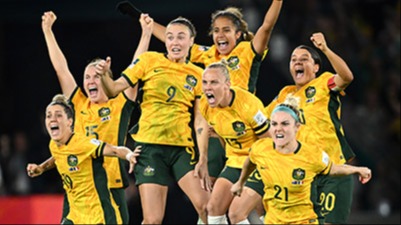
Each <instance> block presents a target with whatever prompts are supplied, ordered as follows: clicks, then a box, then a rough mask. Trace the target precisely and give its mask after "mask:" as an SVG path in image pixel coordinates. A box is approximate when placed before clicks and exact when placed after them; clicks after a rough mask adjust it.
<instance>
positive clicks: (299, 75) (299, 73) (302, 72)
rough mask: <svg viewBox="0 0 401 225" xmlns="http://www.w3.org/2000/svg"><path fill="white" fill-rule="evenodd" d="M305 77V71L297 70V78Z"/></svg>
mask: <svg viewBox="0 0 401 225" xmlns="http://www.w3.org/2000/svg"><path fill="white" fill-rule="evenodd" d="M303 75H304V70H303V69H297V70H295V77H296V78H300V77H302V76H303Z"/></svg>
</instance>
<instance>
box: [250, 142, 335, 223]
mask: <svg viewBox="0 0 401 225" xmlns="http://www.w3.org/2000/svg"><path fill="white" fill-rule="evenodd" d="M249 158H250V160H251V162H252V163H254V164H256V168H257V170H258V171H259V174H260V176H261V177H262V181H263V183H264V192H265V194H264V196H263V204H264V207H265V209H266V212H267V214H266V217H265V221H264V223H265V224H300V223H305V224H318V222H319V221H318V217H320V215H318V212H315V209H314V206H315V205H317V204H318V202H317V201H318V199H317V193H315V192H316V188H314V187H313V186H312V182H313V181H314V178H315V176H316V175H317V174H324V175H325V174H328V173H329V172H330V169H331V166H332V161H331V160H330V157H329V156H328V154H327V153H325V152H324V151H322V150H320V149H319V148H317V147H316V146H315V145H310V144H307V143H299V146H298V149H297V150H296V151H295V152H294V153H291V154H283V153H280V152H278V151H277V150H276V149H275V146H274V142H273V140H272V139H271V138H262V139H260V140H258V141H256V142H255V143H254V144H253V145H252V148H251V151H250V153H249Z"/></svg>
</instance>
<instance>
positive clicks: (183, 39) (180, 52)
mask: <svg viewBox="0 0 401 225" xmlns="http://www.w3.org/2000/svg"><path fill="white" fill-rule="evenodd" d="M193 43H194V38H193V37H191V32H190V30H189V28H188V27H187V26H185V25H184V24H179V23H173V24H170V25H168V26H167V28H166V48H167V53H168V58H169V59H170V60H171V61H174V62H185V60H186V57H187V55H188V52H189V48H190V47H191V46H192V45H193Z"/></svg>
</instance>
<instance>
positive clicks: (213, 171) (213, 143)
mask: <svg viewBox="0 0 401 225" xmlns="http://www.w3.org/2000/svg"><path fill="white" fill-rule="evenodd" d="M207 158H208V164H207V166H208V168H209V175H210V176H211V177H218V176H219V174H220V172H221V171H222V170H223V168H224V166H225V164H226V151H225V150H224V148H223V146H222V145H221V143H220V140H219V139H218V138H214V137H211V138H209V146H208V155H207Z"/></svg>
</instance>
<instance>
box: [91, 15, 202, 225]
mask: <svg viewBox="0 0 401 225" xmlns="http://www.w3.org/2000/svg"><path fill="white" fill-rule="evenodd" d="M195 34H196V32H195V28H194V27H193V25H192V23H191V22H190V21H189V20H187V19H185V18H182V17H179V18H177V19H175V20H173V21H171V22H170V23H169V25H168V26H167V29H166V34H165V35H166V43H165V44H166V48H167V54H164V53H158V52H146V53H143V54H142V55H140V56H139V57H138V59H137V60H136V61H135V62H134V63H132V64H131V65H130V66H129V67H128V68H127V69H125V70H124V71H123V73H122V76H121V77H120V78H119V79H117V80H115V81H114V80H112V79H111V78H110V77H108V76H106V75H105V71H107V70H108V68H109V59H107V60H106V61H103V62H102V63H99V64H98V65H97V70H98V73H99V74H102V83H103V84H104V88H105V90H106V93H108V95H109V96H115V95H116V94H118V93H120V92H121V91H123V90H125V89H127V88H129V87H130V86H135V84H136V83H137V82H138V81H139V80H141V81H142V82H143V99H142V102H141V112H142V113H141V116H140V119H139V123H138V130H137V132H136V133H135V134H133V135H132V137H133V138H134V140H135V142H136V144H137V145H141V146H142V154H141V157H140V158H139V159H138V164H137V165H136V166H135V177H136V184H137V185H138V187H139V193H140V198H141V203H142V210H143V222H142V223H143V224H160V223H161V222H162V220H163V217H164V213H165V206H166V197H167V192H168V184H169V183H170V182H171V181H172V180H174V181H176V182H178V186H179V187H180V188H181V189H182V190H183V192H184V193H185V194H186V195H187V196H188V197H189V199H190V200H191V202H192V204H193V205H194V207H195V210H196V211H197V213H198V215H199V218H201V220H202V222H203V223H206V219H207V214H206V205H207V201H208V199H209V195H210V193H209V192H208V191H209V190H210V179H209V175H208V171H207V163H206V162H207V156H206V151H207V149H206V147H207V145H206V144H207V138H208V130H207V128H208V125H207V123H206V121H205V120H204V119H203V117H202V115H201V114H200V113H199V108H198V104H199V98H200V96H201V94H202V90H201V84H200V82H201V76H202V69H201V68H199V67H197V66H195V65H194V64H192V63H191V62H189V61H188V60H187V56H188V51H189V48H190V47H191V45H192V44H193V41H194V37H195ZM192 110H193V112H194V127H195V130H196V137H197V141H198V147H199V153H200V155H199V161H198V159H197V157H196V151H195V149H194V140H193V136H192V130H191V127H190V126H189V124H190V122H191V111H192ZM195 164H196V165H195Z"/></svg>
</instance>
